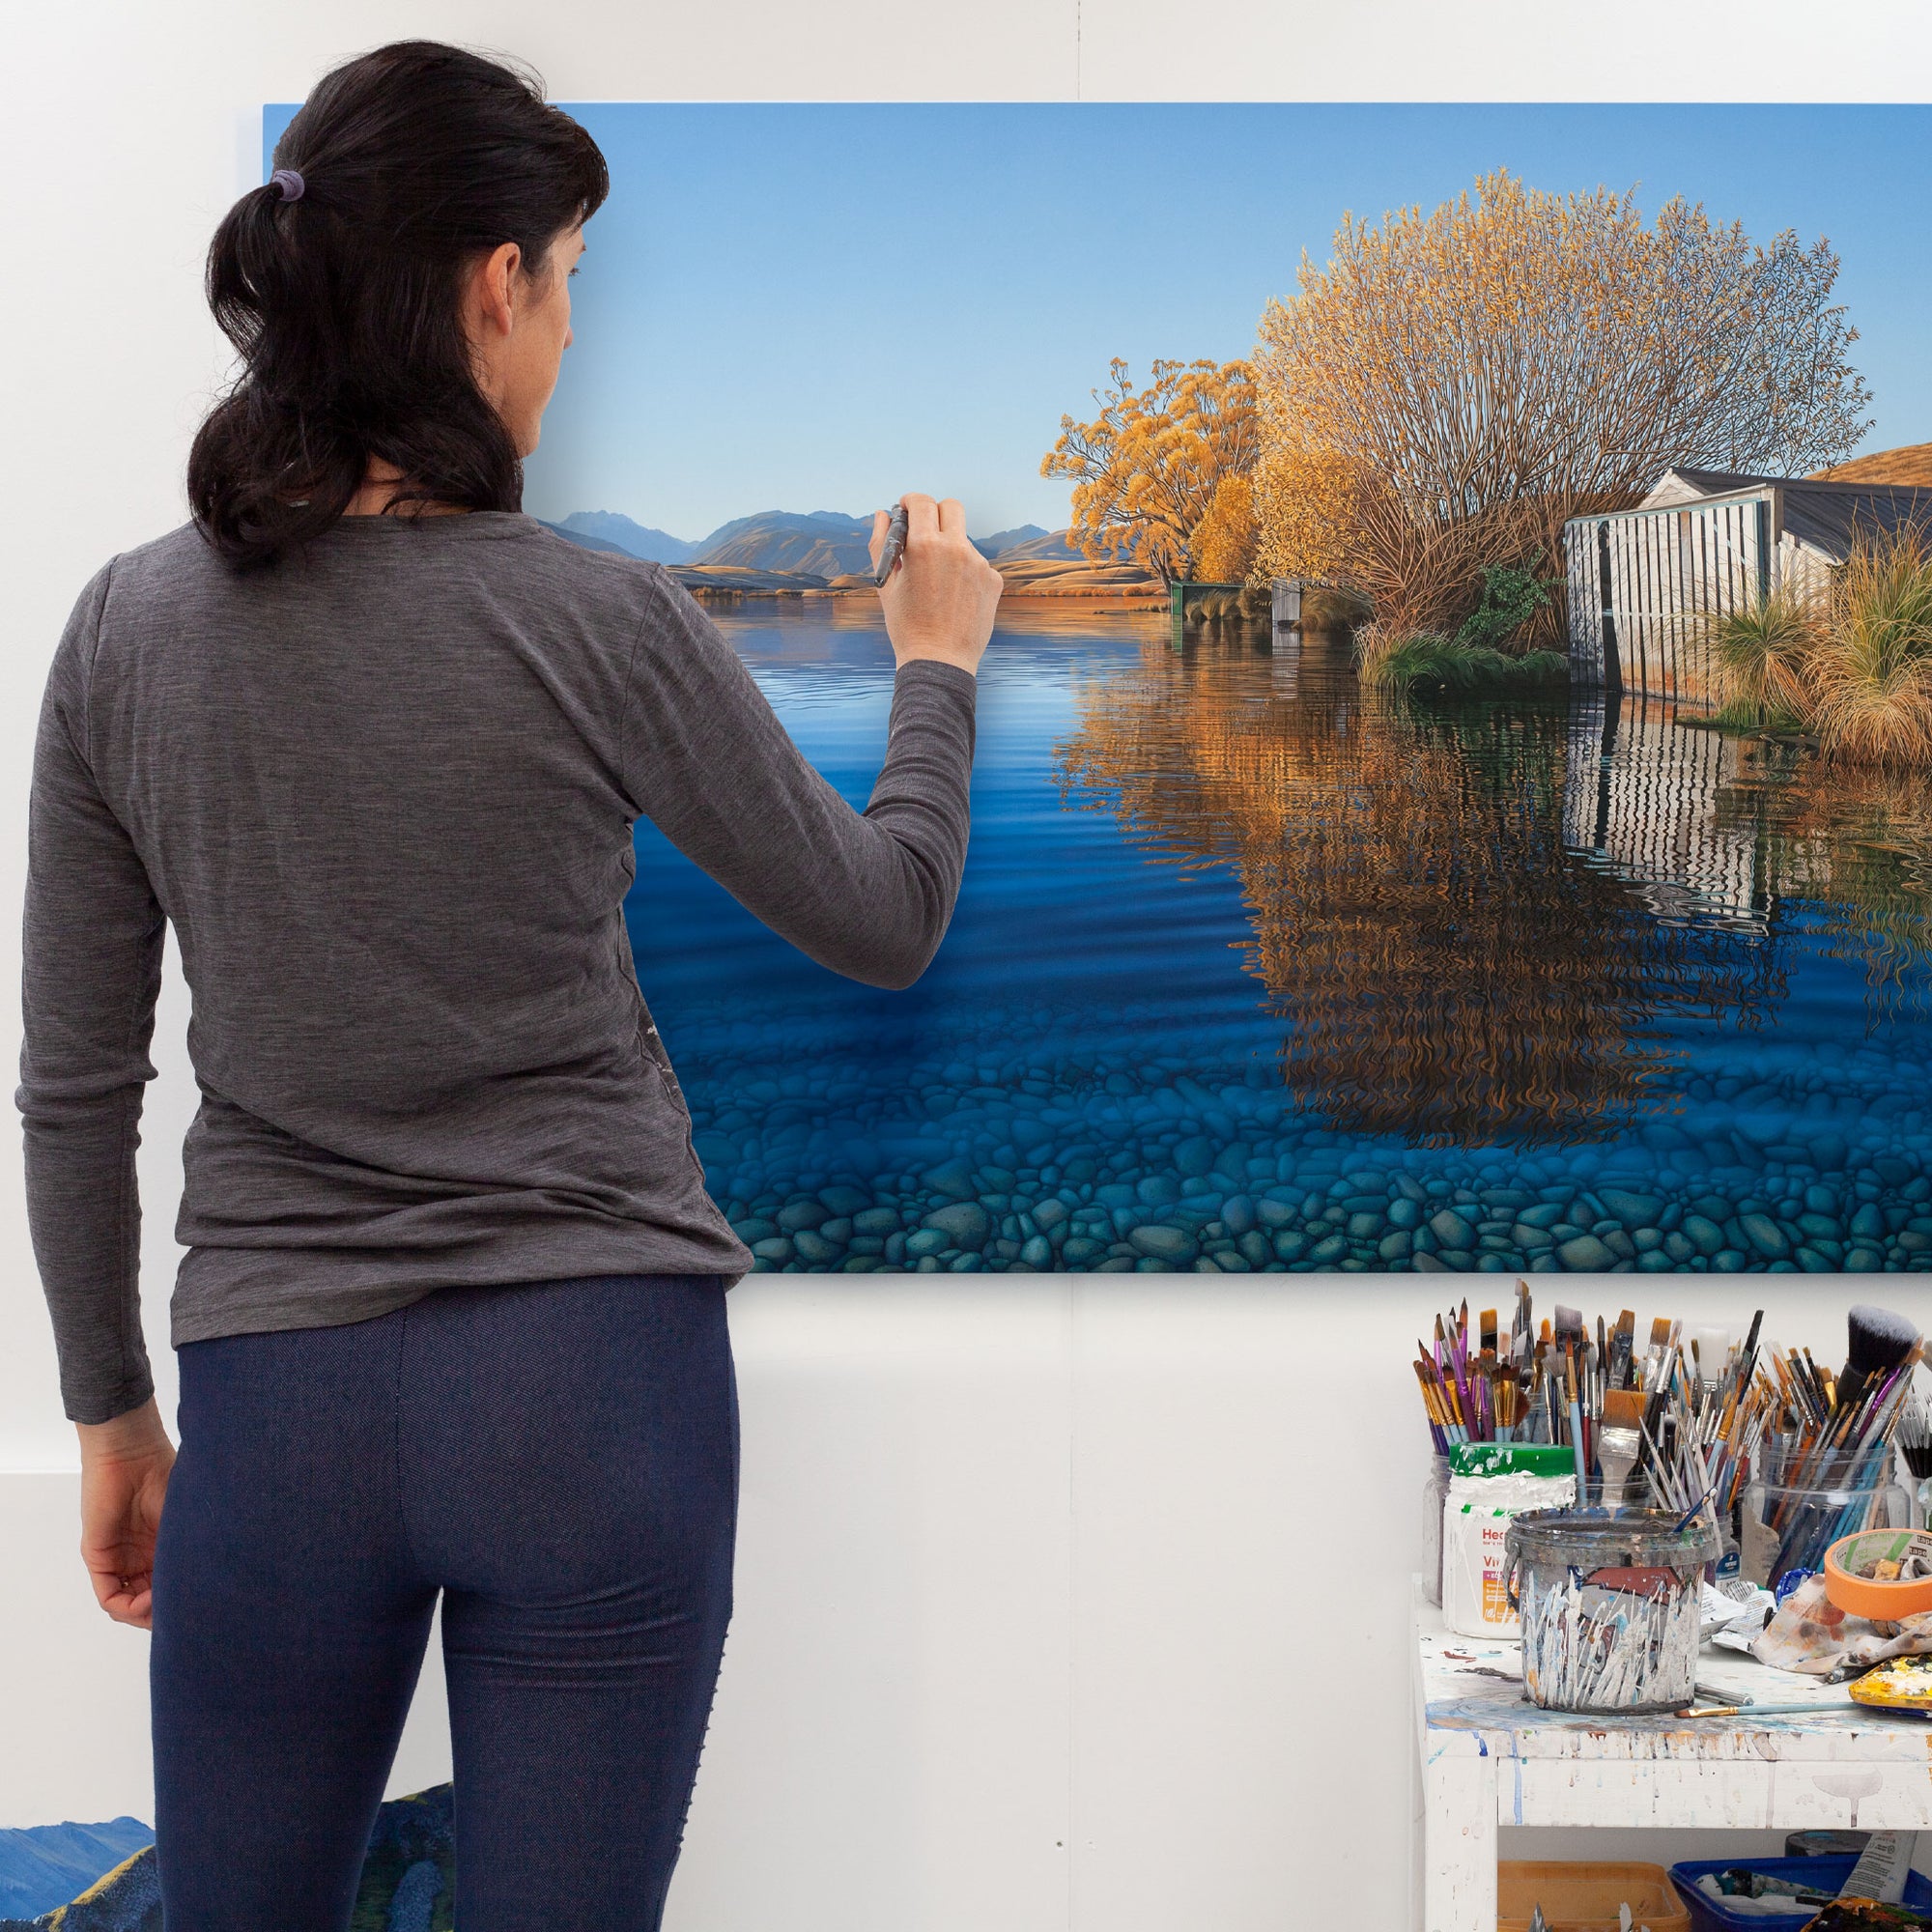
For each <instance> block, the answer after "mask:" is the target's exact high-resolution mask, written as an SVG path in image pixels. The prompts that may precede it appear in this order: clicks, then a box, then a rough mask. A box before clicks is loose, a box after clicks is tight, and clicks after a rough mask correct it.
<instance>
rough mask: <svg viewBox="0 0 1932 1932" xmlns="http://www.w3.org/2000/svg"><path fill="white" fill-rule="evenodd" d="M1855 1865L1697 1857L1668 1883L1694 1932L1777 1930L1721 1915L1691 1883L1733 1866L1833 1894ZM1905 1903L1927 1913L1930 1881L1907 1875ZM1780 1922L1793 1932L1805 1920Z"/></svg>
mask: <svg viewBox="0 0 1932 1932" xmlns="http://www.w3.org/2000/svg"><path fill="white" fill-rule="evenodd" d="M1857 1863H1858V1860H1857V1859H1700V1860H1698V1861H1696V1862H1695V1863H1692V1864H1681V1865H1672V1866H1671V1867H1670V1882H1671V1884H1672V1885H1674V1886H1675V1887H1676V1888H1677V1892H1678V1896H1679V1897H1680V1898H1682V1899H1683V1901H1684V1904H1685V1908H1686V1910H1688V1911H1689V1913H1690V1923H1691V1924H1692V1925H1693V1926H1694V1927H1695V1928H1696V1932H1777V1928H1778V1925H1779V1922H1780V1921H1779V1919H1777V1918H1768V1917H1766V1916H1764V1915H1763V1914H1761V1913H1755V1912H1750V1913H1747V1912H1727V1911H1726V1910H1724V1908H1723V1906H1722V1904H1721V1903H1720V1902H1719V1900H1717V1899H1715V1898H1712V1897H1709V1896H1708V1895H1707V1894H1706V1893H1704V1892H1701V1891H1699V1890H1698V1889H1697V1881H1698V1880H1699V1879H1700V1878H1702V1877H1703V1876H1704V1874H1705V1873H1706V1872H1721V1871H1730V1870H1732V1869H1733V1868H1739V1869H1742V1870H1745V1871H1755V1872H1763V1873H1764V1874H1765V1875H1766V1876H1767V1877H1769V1878H1792V1879H1802V1880H1804V1882H1805V1883H1807V1884H1809V1885H1814V1886H1816V1887H1817V1888H1818V1889H1819V1890H1820V1891H1833V1892H1834V1891H1836V1890H1837V1889H1838V1888H1839V1887H1840V1886H1841V1885H1843V1884H1844V1882H1845V1881H1846V1880H1847V1879H1848V1878H1850V1877H1851V1875H1852V1867H1853V1866H1854V1865H1855V1864H1857ZM1905 1903H1906V1904H1907V1905H1909V1906H1911V1907H1912V1908H1913V1909H1914V1910H1915V1911H1917V1912H1927V1911H1932V1882H1928V1881H1927V1880H1926V1879H1925V1878H1924V1877H1923V1876H1922V1875H1921V1874H1919V1873H1918V1872H1913V1873H1911V1874H1910V1875H1909V1876H1908V1877H1907V1879H1906V1881H1905ZM1783 1922H1784V1923H1785V1924H1787V1925H1788V1926H1789V1927H1790V1932H1799V1928H1800V1927H1801V1926H1803V1925H1804V1922H1805V1921H1804V1917H1803V1915H1802V1914H1800V1913H1796V1912H1794V1913H1791V1914H1789V1915H1788V1917H1786V1918H1784V1920H1783Z"/></svg>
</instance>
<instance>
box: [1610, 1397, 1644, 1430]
mask: <svg viewBox="0 0 1932 1932" xmlns="http://www.w3.org/2000/svg"><path fill="white" fill-rule="evenodd" d="M1645 1400H1646V1398H1645V1396H1644V1392H1643V1391H1642V1390H1641V1389H1605V1391H1604V1427H1605V1429H1636V1428H1638V1427H1640V1426H1641V1424H1642V1422H1643V1405H1644V1402H1645Z"/></svg>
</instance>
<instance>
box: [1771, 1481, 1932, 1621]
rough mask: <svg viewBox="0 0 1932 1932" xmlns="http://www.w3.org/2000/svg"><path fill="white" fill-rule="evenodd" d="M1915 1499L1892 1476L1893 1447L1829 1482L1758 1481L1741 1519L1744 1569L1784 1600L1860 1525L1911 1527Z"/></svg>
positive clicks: (1855, 1533) (1823, 1563) (1823, 1565)
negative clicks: (1828, 1551)
mask: <svg viewBox="0 0 1932 1932" xmlns="http://www.w3.org/2000/svg"><path fill="white" fill-rule="evenodd" d="M1912 1518H1913V1499H1912V1496H1911V1494H1910V1493H1909V1492H1907V1490H1906V1489H1905V1488H1904V1486H1903V1485H1902V1484H1900V1483H1897V1482H1894V1481H1893V1480H1892V1477H1891V1456H1890V1453H1889V1451H1886V1452H1885V1453H1882V1454H1881V1455H1879V1456H1878V1457H1876V1458H1875V1459H1873V1460H1872V1461H1871V1462H1870V1463H1869V1464H1868V1466H1867V1467H1866V1468H1864V1469H1863V1470H1860V1471H1853V1472H1841V1473H1839V1474H1838V1475H1836V1476H1833V1477H1828V1478H1827V1479H1826V1481H1825V1482H1824V1483H1822V1484H1817V1485H1813V1484H1787V1483H1772V1482H1766V1481H1764V1480H1762V1479H1761V1478H1760V1479H1758V1480H1755V1481H1753V1482H1752V1483H1751V1484H1750V1485H1749V1486H1748V1487H1747V1489H1746V1491H1745V1494H1744V1506H1743V1508H1742V1509H1741V1510H1740V1512H1739V1516H1738V1545H1739V1559H1738V1573H1739V1575H1740V1576H1742V1577H1744V1578H1745V1579H1746V1581H1747V1582H1751V1583H1762V1584H1763V1585H1764V1587H1765V1588H1766V1589H1767V1590H1769V1591H1770V1592H1771V1593H1772V1594H1773V1595H1774V1596H1775V1597H1776V1598H1778V1599H1779V1600H1780V1601H1782V1599H1783V1598H1784V1597H1785V1596H1786V1595H1787V1594H1788V1593H1789V1592H1790V1591H1791V1590H1793V1589H1795V1588H1796V1587H1797V1585H1798V1584H1800V1583H1802V1582H1803V1581H1804V1578H1805V1577H1809V1576H1812V1575H1813V1574H1814V1573H1816V1572H1818V1571H1820V1570H1822V1569H1823V1568H1824V1567H1825V1552H1826V1550H1828V1549H1829V1548H1831V1547H1832V1545H1833V1544H1834V1543H1836V1542H1837V1541H1838V1540H1839V1538H1841V1537H1846V1536H1855V1535H1857V1534H1858V1532H1859V1531H1860V1530H1861V1529H1911V1528H1914V1527H1916V1525H1915V1524H1914V1522H1913V1520H1912Z"/></svg>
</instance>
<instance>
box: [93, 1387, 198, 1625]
mask: <svg viewBox="0 0 1932 1932" xmlns="http://www.w3.org/2000/svg"><path fill="white" fill-rule="evenodd" d="M74 1428H75V1429H76V1430H77V1431H78V1433H79V1435H80V1560H81V1561H82V1562H83V1563H85V1564H86V1565H87V1574H88V1576H89V1577H90V1578H91V1580H92V1581H93V1584H94V1594H95V1596H96V1597H97V1598H98V1599H99V1604H100V1607H101V1608H102V1609H103V1610H105V1611H106V1612H107V1614H108V1615H109V1616H110V1617H112V1618H113V1619H114V1621H115V1622H116V1623H121V1624H133V1625H134V1626H136V1628H138V1629H140V1630H145V1631H151V1630H153V1629H154V1627H155V1621H154V1598H155V1588H154V1585H155V1536H156V1531H157V1530H158V1529H159V1528H160V1526H161V1502H162V1499H163V1498H164V1497H165V1496H166V1494H167V1489H168V1471H169V1470H170V1469H172V1468H173V1467H174V1463H175V1445H174V1444H173V1443H172V1442H171V1441H169V1439H168V1432H167V1428H166V1425H165V1424H164V1423H163V1422H162V1421H161V1411H160V1406H159V1404H158V1403H156V1400H155V1398H154V1397H153V1396H150V1397H149V1398H148V1400H147V1401H146V1402H145V1403H144V1404H143V1405H142V1406H140V1407H139V1408H132V1409H129V1410H128V1412H127V1414H125V1415H117V1416H116V1417H115V1418H114V1419H113V1420H112V1421H111V1422H77V1423H75V1424H74Z"/></svg>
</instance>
